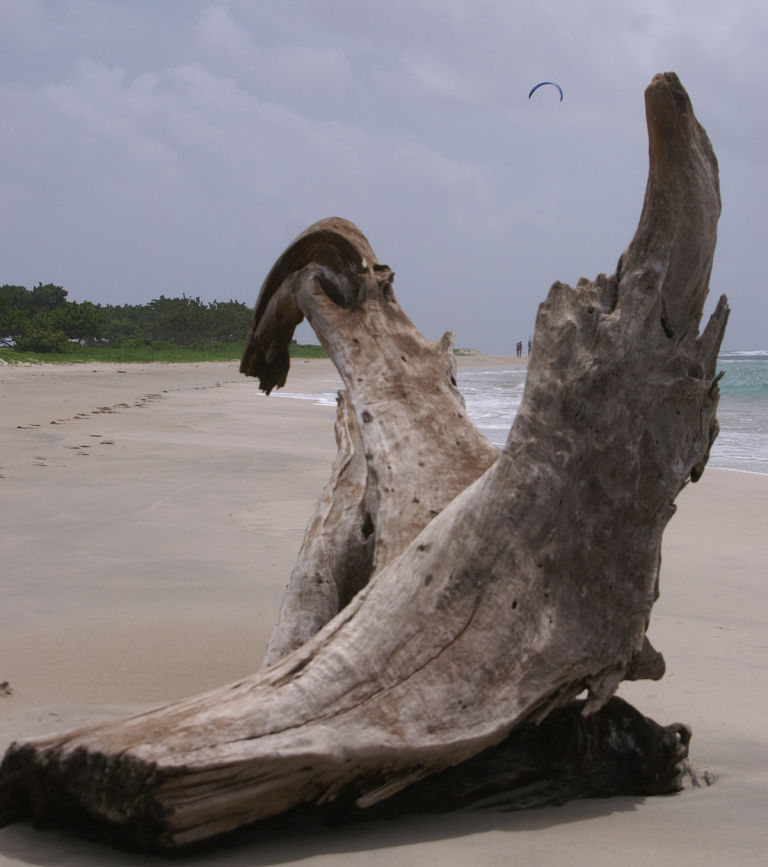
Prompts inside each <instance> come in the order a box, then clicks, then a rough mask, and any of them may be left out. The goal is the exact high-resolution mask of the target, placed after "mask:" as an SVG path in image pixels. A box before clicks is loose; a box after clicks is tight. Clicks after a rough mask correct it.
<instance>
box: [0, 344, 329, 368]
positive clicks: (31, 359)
mask: <svg viewBox="0 0 768 867" xmlns="http://www.w3.org/2000/svg"><path fill="white" fill-rule="evenodd" d="M242 351H243V347H242V344H240V343H208V344H205V345H203V346H181V345H179V344H174V343H162V342H158V341H142V342H138V341H137V342H135V343H130V344H128V343H126V344H122V345H119V346H80V345H78V344H75V343H73V344H72V345H71V346H70V347H69V348H68V349H67V350H66V352H19V351H18V350H15V349H2V350H0V359H2V360H3V361H5V362H7V363H8V364H20V363H25V364H87V363H93V362H99V361H101V362H113V363H118V364H147V363H150V362H164V363H166V364H172V363H192V362H200V361H239V359H240V356H241V354H242ZM291 357H292V358H327V357H328V356H327V354H326V352H325V350H324V349H323V347H322V346H318V345H315V344H311V343H308V344H301V343H292V344H291Z"/></svg>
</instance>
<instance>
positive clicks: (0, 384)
mask: <svg viewBox="0 0 768 867" xmlns="http://www.w3.org/2000/svg"><path fill="white" fill-rule="evenodd" d="M524 362H525V359H522V362H521V361H520V360H518V359H508V358H503V357H488V356H479V355H474V356H466V357H461V358H460V359H459V364H460V366H462V367H470V366H476V367H482V366H491V365H506V364H517V363H524ZM338 386H340V380H339V378H338V375H337V374H336V371H335V369H334V368H333V366H332V365H331V363H330V362H329V361H323V360H311V361H309V360H295V361H294V362H293V364H292V368H291V372H290V375H289V379H288V385H287V388H286V391H289V392H290V391H293V392H299V393H308V392H315V391H318V392H319V391H329V390H332V389H333V388H335V387H338ZM0 407H2V410H1V412H0V498H1V499H2V536H1V537H0V683H3V682H7V683H8V687H7V689H6V690H4V689H0V750H3V751H4V750H5V747H6V746H7V745H8V744H9V743H10V742H11V741H12V740H14V739H15V738H19V737H25V736H31V735H34V734H41V733H45V732H50V731H54V730H60V729H67V728H72V727H74V726H77V725H81V724H84V723H86V722H92V721H97V720H100V719H105V718H109V717H113V716H116V715H122V714H126V713H129V712H133V711H135V710H138V709H142V708H147V707H150V706H154V705H159V704H165V703H167V702H169V701H171V700H174V699H178V698H182V697H184V696H188V695H191V694H194V693H197V692H202V691H204V690H206V689H209V688H213V687H216V686H220V685H223V684H225V683H227V682H229V681H232V680H235V679H237V678H240V677H242V676H243V675H246V674H249V673H252V672H253V671H254V670H255V669H256V668H258V667H259V665H260V662H261V657H262V653H263V650H264V647H265V644H266V640H267V637H268V635H269V632H270V630H271V627H272V624H273V622H274V620H275V616H276V613H277V609H278V606H279V603H280V598H281V594H282V591H283V588H284V586H285V584H286V582H287V580H288V576H289V574H290V571H291V568H292V565H293V562H294V559H295V556H296V553H297V551H298V548H299V544H300V542H301V538H302V535H303V532H304V526H305V523H306V521H307V519H308V517H309V515H310V513H311V510H312V506H313V504H314V502H315V500H316V498H317V496H318V494H319V493H320V490H321V488H322V486H323V484H324V482H325V481H326V479H327V477H328V473H329V470H330V465H331V461H332V459H333V456H334V452H335V445H334V438H333V419H334V412H333V410H332V409H331V408H328V407H319V406H316V405H314V404H313V403H312V402H311V401H307V400H293V399H289V398H285V397H281V396H280V393H277V394H276V395H273V396H271V397H269V398H266V397H264V396H263V395H260V394H259V393H258V388H257V383H256V382H255V381H254V380H250V379H246V378H245V377H242V376H241V375H240V374H239V373H238V371H237V365H236V364H235V363H232V364H228V363H226V364H225V363H200V364H155V365H125V366H120V365H102V364H85V365H70V366H64V365H45V366H29V367H18V366H0ZM766 515H768V476H759V475H749V474H744V473H735V472H728V471H721V470H708V471H707V472H706V473H705V475H704V477H703V479H702V480H701V481H700V482H699V483H698V484H696V485H689V486H688V487H687V488H686V489H685V490H684V491H683V492H682V493H681V495H680V497H679V498H678V513H677V515H676V516H675V517H674V518H673V520H672V522H671V524H670V525H669V527H668V529H667V532H666V534H665V542H664V549H663V562H662V572H661V598H660V600H659V601H658V603H657V604H656V607H655V609H654V614H653V619H652V625H651V629H650V630H649V634H650V637H651V640H652V641H653V643H654V645H655V646H656V647H657V648H658V649H660V650H661V651H662V652H663V653H664V655H665V657H666V660H667V675H666V677H665V678H664V679H663V680H662V681H661V682H659V683H653V682H642V681H641V682H638V683H633V684H624V685H623V686H622V688H621V690H620V694H621V695H623V696H624V697H625V698H627V699H628V700H630V701H631V702H633V703H634V704H635V705H636V706H637V707H638V709H639V710H641V711H642V712H643V713H645V714H647V715H648V716H651V717H653V718H654V719H655V720H657V721H658V722H660V723H662V724H667V723H671V722H674V721H682V722H686V723H688V724H689V725H691V727H692V729H693V739H692V742H691V757H692V760H693V764H694V766H695V767H696V768H697V769H699V770H704V769H707V770H709V771H710V773H711V774H713V775H716V776H717V778H718V780H717V782H716V783H715V785H713V786H711V787H703V788H699V789H688V790H686V791H684V792H682V793H680V794H679V795H675V796H669V797H662V798H645V799H644V798H616V799H610V800H593V801H582V802H575V803H570V804H567V805H566V806H564V807H558V808H551V809H546V810H539V811H533V812H527V813H504V812H499V811H493V810H484V811H475V812H473V811H464V812H459V813H456V814H451V815H449V816H418V817H413V818H406V819H402V820H398V821H393V822H386V823H374V822H369V823H362V824H360V825H356V826H354V827H342V828H336V829H328V828H320V827H317V828H316V827H312V828H308V829H307V832H306V834H303V835H301V836H297V835H295V834H294V835H292V836H291V837H290V838H285V837H280V836H276V835H269V836H259V835H258V834H254V835H252V837H250V838H249V839H248V840H245V841H242V840H241V841H239V842H238V843H236V844H231V845H228V846H227V847H225V848H224V849H222V850H220V851H214V852H209V853H198V854H196V855H189V856H186V857H182V858H181V859H179V862H178V863H183V864H187V863H188V864H196V865H198V864H200V865H204V864H217V865H229V864H232V865H234V864H258V865H273V864H286V863H291V864H311V865H339V864H341V865H358V864H365V865H367V867H375V865H397V867H405V865H409V867H410V865H417V864H418V865H433V864H434V865H437V864H440V865H443V864H445V865H451V867H461V865H466V864H472V865H473V867H486V865H502V864H505V865H506V864H512V863H515V864H521V865H526V867H528V865H558V864H568V865H571V867H572V865H581V864H584V865H586V864H589V865H617V864H621V865H640V864H643V865H647V864H660V865H665V864H675V865H689V864H690V865H694V864H695V865H699V867H700V865H710V864H711V865H715V864H717V865H723V864H739V865H752V864H754V865H765V864H766V863H768V826H766V822H765V812H766V807H768V722H767V720H768V581H767V580H766V573H767V571H768V570H767V569H766V560H768V537H767V536H766ZM150 863H152V864H154V863H158V864H159V863H167V862H166V861H164V859H161V858H158V859H152V858H149V859H148V858H145V857H142V856H139V855H131V854H126V853H122V852H117V851H114V850H111V849H107V848H105V847H102V846H99V845H97V844H95V843H90V842H87V841H82V840H79V839H77V838H76V837H74V836H72V835H68V834H64V833H60V832H53V831H45V832H40V831H36V830H34V829H33V828H32V827H31V826H30V825H29V824H27V823H18V824H16V825H12V826H10V827H7V828H4V829H0V864H41V865H43V864H44V865H64V864H78V865H94V867H95V865H140V864H141V865H144V864H150Z"/></svg>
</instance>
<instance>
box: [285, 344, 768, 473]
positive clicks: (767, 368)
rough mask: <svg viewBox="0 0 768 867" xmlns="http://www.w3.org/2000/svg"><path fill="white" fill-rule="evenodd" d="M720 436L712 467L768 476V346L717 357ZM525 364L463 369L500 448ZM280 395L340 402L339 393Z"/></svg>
mask: <svg viewBox="0 0 768 867" xmlns="http://www.w3.org/2000/svg"><path fill="white" fill-rule="evenodd" d="M717 369H718V371H723V372H724V374H725V375H724V376H723V378H722V379H721V380H720V403H719V406H718V411H717V418H718V421H719V422H720V435H719V436H718V438H717V440H716V441H715V444H714V446H713V447H712V453H711V455H710V458H709V466H710V467H717V468H719V469H726V470H739V471H741V472H748V473H760V474H762V475H768V350H756V351H752V352H747V351H744V352H726V353H723V354H722V355H721V356H720V357H719V359H718V366H717ZM525 376H526V369H525V368H524V367H511V368H491V369H488V370H481V369H474V370H466V371H462V372H461V373H459V376H458V385H459V388H460V390H461V392H462V394H463V395H464V399H465V400H466V403H467V414H468V415H469V416H470V418H472V419H473V420H474V422H475V424H476V425H477V426H478V427H479V428H480V430H481V431H482V432H483V433H484V434H485V436H486V437H488V439H489V440H490V441H491V442H492V443H494V444H495V445H498V446H503V445H504V442H505V441H506V438H507V433H508V432H509V428H510V426H511V424H512V422H513V420H514V418H515V414H516V413H517V410H518V407H519V406H520V401H521V400H522V397H523V389H524V388H525ZM279 396H281V397H292V398H300V399H307V400H314V401H315V402H316V403H318V404H320V405H323V406H335V405H336V393H335V392H334V391H331V390H329V391H327V392H321V393H317V394H290V393H286V392H281V393H280V394H279Z"/></svg>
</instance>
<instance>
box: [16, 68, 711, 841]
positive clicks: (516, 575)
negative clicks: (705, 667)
mask: <svg viewBox="0 0 768 867" xmlns="http://www.w3.org/2000/svg"><path fill="white" fill-rule="evenodd" d="M646 107H647V116H648V129H649V135H650V173H649V181H648V187H647V190H646V198H645V205H644V208H643V213H642V216H641V219H640V225H639V227H638V230H637V233H636V235H635V238H634V239H633V241H632V243H631V245H630V247H629V248H628V250H627V251H626V252H625V253H624V255H623V256H622V257H621V260H620V262H619V267H618V269H617V273H616V274H615V275H613V276H611V277H606V276H604V275H601V276H600V277H598V278H597V279H596V280H595V281H594V282H589V281H581V282H580V283H579V284H578V286H577V287H576V288H571V287H570V286H566V285H563V284H559V283H558V284H555V285H554V286H553V287H552V289H551V290H550V293H549V296H548V298H547V300H546V301H545V302H544V303H543V304H542V305H541V308H540V311H539V316H538V320H537V324H536V336H535V349H534V353H533V356H532V358H531V360H530V364H529V371H528V380H527V384H526V390H525V395H524V398H523V401H522V405H521V408H520V410H519V412H518V415H517V418H516V419H515V423H514V425H513V427H512V430H511V431H510V434H509V438H508V440H507V443H506V445H505V447H504V449H503V451H502V452H501V453H500V454H499V453H498V452H497V451H496V450H495V449H494V448H492V447H491V446H490V445H489V444H488V443H487V442H486V441H485V440H484V439H483V438H482V437H481V436H480V434H479V433H478V432H477V430H476V429H475V428H474V426H473V425H472V424H471V422H470V421H469V420H468V419H467V417H466V414H465V412H464V408H463V404H462V400H461V397H460V395H459V393H458V391H457V390H456V383H455V375H454V371H455V367H454V361H453V357H452V354H451V339H450V336H447V337H446V338H444V340H443V341H442V342H441V343H439V344H431V343H429V342H428V341H426V340H425V339H424V338H423V337H422V336H421V335H420V334H419V333H418V332H417V331H416V329H415V328H414V326H413V325H412V324H411V322H410V321H409V320H408V319H407V317H406V316H405V314H404V313H403V312H402V310H401V308H400V307H399V305H398V303H397V301H396V300H395V298H394V295H393V293H392V289H391V279H392V275H391V272H390V271H389V269H388V268H386V266H383V265H380V264H379V263H378V262H377V260H376V257H375V256H374V254H373V252H372V250H371V249H370V247H369V245H368V242H367V241H366V240H365V238H364V237H363V236H362V235H361V234H360V233H359V231H358V230H357V229H356V228H355V227H354V226H352V225H351V224H350V223H347V222H345V221H342V220H328V221H323V222H322V223H319V224H316V225H315V226H313V227H311V228H310V229H309V230H307V232H305V233H304V235H303V236H301V237H300V238H299V239H297V241H296V242H295V243H294V244H293V245H292V246H291V247H290V248H289V249H288V250H287V251H286V253H284V254H283V256H282V257H281V258H280V259H279V260H278V262H277V263H276V265H275V267H274V268H273V270H272V272H271V273H270V275H269V276H268V278H267V280H266V282H265V284H264V287H263V288H262V292H261V295H260V296H259V300H258V303H257V306H256V311H255V315H254V323H253V328H252V332H251V334H250V336H249V340H248V345H247V347H246V351H245V354H244V358H243V365H242V369H243V371H244V372H245V373H248V374H251V375H255V376H258V377H259V378H260V380H261V386H262V388H264V389H265V390H266V391H269V390H271V389H272V388H273V387H275V386H279V385H282V384H283V383H284V382H285V378H286V375H287V372H288V354H287V347H288V343H289V341H290V337H291V335H292V333H293V329H294V327H295V325H296V324H297V323H298V322H299V321H300V319H301V318H302V317H307V318H308V319H309V321H310V322H311V324H312V326H313V327H314V329H315V331H316V333H317V334H318V336H319V338H320V340H321V341H322V342H323V344H324V345H325V346H326V348H327V349H328V351H329V353H330V355H331V357H332V358H333V360H334V362H335V363H336V366H337V367H338V369H339V372H340V373H341V375H342V377H343V380H344V384H345V393H344V395H343V396H342V397H341V401H340V411H339V421H338V425H337V438H338V442H339V455H338V458H337V461H336V463H335V465H334V469H333V474H332V477H331V480H330V482H329V483H328V485H327V486H326V489H325V491H324V492H323V496H322V498H321V501H320V503H319V505H318V508H317V512H316V514H315V517H314V519H313V520H312V522H311V524H310V527H309V529H308V531H307V536H306V538H305V542H304V546H303V548H302V552H301V555H300V558H299V562H298V564H297V567H296V569H295V570H294V574H293V576H292V579H291V585H290V588H289V592H288V594H287V597H286V602H285V604H284V606H283V610H282V612H281V616H280V621H279V623H278V626H277V628H276V630H275V634H274V635H273V638H272V641H271V643H270V648H269V652H268V661H269V662H271V663H272V664H271V665H270V666H268V667H267V668H265V669H264V670H262V671H261V672H259V673H258V674H255V675H254V676H252V677H250V678H248V679H247V680H245V681H242V682H240V683H237V684H233V685H230V686H227V687H224V688H222V689H219V690H215V691H213V692H210V693H207V694H205V695H202V696H197V697H195V698H191V699H188V700H186V701H182V702H177V703H175V704H173V705H170V706H168V707H166V708H161V709H159V710H156V711H152V712H150V713H146V714H142V715H139V716H136V717H133V718H130V719H127V720H122V721H118V722H114V723H108V724H101V725H97V726H93V727H89V728H85V729H80V730H77V731H74V732H70V733H67V734H64V735H53V736H50V737H44V738H37V739H34V740H29V741H24V742H19V743H16V744H14V745H13V746H12V747H11V748H10V749H9V751H8V753H7V754H6V757H5V759H4V762H3V765H2V768H0V814H1V815H2V816H3V817H4V818H5V819H6V820H12V819H13V818H15V817H16V816H18V815H23V814H25V813H32V814H34V815H35V816H37V817H38V818H41V819H53V818H56V817H57V815H58V816H61V815H62V814H63V815H65V816H67V817H69V818H72V819H73V820H74V819H75V818H78V819H80V820H82V819H83V818H85V820H87V821H90V822H97V823H103V824H104V825H106V826H108V827H109V828H110V829H111V830H112V831H113V832H114V833H115V834H118V835H122V836H123V837H125V838H126V839H129V840H131V841H133V842H139V843H142V844H146V845H154V846H164V847H168V848H173V847H177V846H182V845H185V844H188V843H194V842H197V841H200V840H205V839H207V838H210V837H212V836H214V835H216V834H220V833H223V832H226V831H229V830H231V829H234V828H237V827H240V826H242V825H245V824H247V823H250V822H254V821H257V820H263V819H266V818H268V817H270V816H275V815H278V814H281V813H284V812H287V811H290V810H292V809H294V808H298V807H301V806H302V805H316V806H318V807H320V808H322V807H323V805H332V804H337V805H339V809H342V810H345V809H348V808H349V806H350V805H353V806H354V809H355V810H370V809H371V808H372V807H373V806H374V805H379V807H377V809H388V808H391V811H393V812H394V811H397V810H402V809H411V808H413V806H414V805H415V804H421V805H424V804H427V805H431V806H433V807H435V808H438V807H449V806H452V805H454V804H457V803H464V802H466V801H467V800H475V799H477V798H483V797H487V796H488V795H491V794H494V793H498V792H502V791H507V792H508V791H509V790H512V792H511V793H509V794H507V795H505V798H506V800H507V801H508V802H509V803H513V804H517V805H518V806H520V805H523V806H524V805H526V804H529V803H531V801H530V800H526V798H527V795H526V792H528V793H529V792H530V791H531V789H530V785H531V782H532V781H533V782H536V781H539V782H540V783H542V781H543V783H542V784H541V785H540V786H539V790H540V791H541V793H542V794H541V796H540V797H534V798H533V799H532V802H533V803H551V802H555V801H558V800H563V799H565V798H568V797H573V796H583V795H585V794H606V793H611V792H618V791H626V792H645V793H651V792H656V791H671V790H674V788H675V787H676V786H677V785H678V784H679V780H678V777H679V772H680V762H681V760H682V759H683V758H684V757H685V755H686V747H687V742H688V733H687V731H686V729H685V728H684V727H681V726H677V725H675V726H670V727H668V728H666V729H662V728H661V727H658V726H656V725H655V724H653V723H652V722H650V721H647V720H644V718H642V717H641V716H640V715H639V714H636V712H635V713H633V712H632V711H631V709H629V710H627V709H626V708H625V707H624V706H623V705H622V703H620V702H619V701H618V699H612V698H611V696H612V694H613V692H614V690H615V689H616V687H617V685H618V684H619V683H620V682H621V680H622V679H624V678H627V677H641V676H650V677H659V676H660V675H661V673H662V672H663V661H662V660H661V657H660V655H659V654H657V653H656V652H655V651H654V650H653V649H652V648H651V647H650V645H649V644H648V642H647V640H646V639H645V631H646V628H647V626H648V618H649V615H650V610H651V607H652V605H653V602H654V600H655V598H656V596H657V592H658V589H657V581H658V572H659V557H660V545H661V535H662V531H663V529H664V526H665V524H666V522H667V521H668V520H669V518H670V516H671V515H672V513H673V510H674V506H673V501H674V498H675V496H676V494H677V493H678V491H679V490H680V488H681V487H682V486H683V485H684V484H685V483H686V482H687V480H688V479H689V478H690V479H692V480H694V481H695V480H696V479H697V478H698V477H699V475H700V474H701V472H702V469H703V467H704V465H705V463H706V460H707V456H708V452H709V448H710V446H711V443H712V440H713V439H714V437H715V436H716V433H717V424H716V421H715V408H716V404H717V396H718V389H717V377H716V374H715V364H716V356H717V351H718V347H719V344H720V340H721V337H722V334H723V330H724V327H725V322H726V319H727V305H726V303H725V300H724V299H721V301H720V303H719V305H718V306H717V308H716V310H715V313H714V314H713V316H712V318H711V319H710V322H709V324H708V325H707V327H706V329H705V330H704V332H703V333H702V334H701V336H697V335H698V323H699V319H700V316H701V311H702V305H703V302H704V298H705V295H706V292H707V288H708V287H707V284H708V279H709V273H710V268H711V263H712V257H713V253H714V247H715V236H716V224H717V218H718V215H719V211H720V200H719V192H718V179H717V164H716V160H715V157H714V154H713V152H712V149H711V146H710V144H709V141H708V139H707V136H706V134H705V132H704V130H703V129H702V128H701V127H700V126H699V124H698V122H697V120H696V118H695V116H694V114H693V110H692V108H691V105H690V102H689V100H688V97H687V95H686V93H685V91H684V90H683V88H682V87H681V85H680V83H679V82H678V80H677V78H676V76H674V75H673V74H665V75H663V76H656V78H654V80H653V82H652V83H651V85H650V86H649V88H648V90H647V91H646ZM360 588H362V589H360ZM337 612H338V613H337ZM583 691H586V696H587V697H586V700H585V701H584V703H583V707H580V706H575V705H574V704H572V701H573V699H574V698H575V697H576V696H577V695H579V693H581V692H583ZM590 715H591V716H590ZM536 724H539V725H538V727H537V725H536ZM579 744H581V746H582V748H583V747H584V746H585V745H586V746H589V747H590V749H587V750H586V751H585V750H584V749H581V750H579V749H578V745H579ZM515 792H517V795H516V794H515ZM387 800H389V801H390V804H389V805H385V804H384V802H385V801H387Z"/></svg>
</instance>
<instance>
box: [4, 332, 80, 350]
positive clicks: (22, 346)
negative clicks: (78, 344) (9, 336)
mask: <svg viewBox="0 0 768 867" xmlns="http://www.w3.org/2000/svg"><path fill="white" fill-rule="evenodd" d="M14 349H15V350H16V352H43V353H48V352H66V351H67V350H68V349H69V339H68V338H67V335H66V334H65V333H64V332H63V331H47V330H42V329H41V330H36V329H32V330H31V331H29V333H28V334H25V335H24V336H19V337H17V338H16V342H15V346H14Z"/></svg>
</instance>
